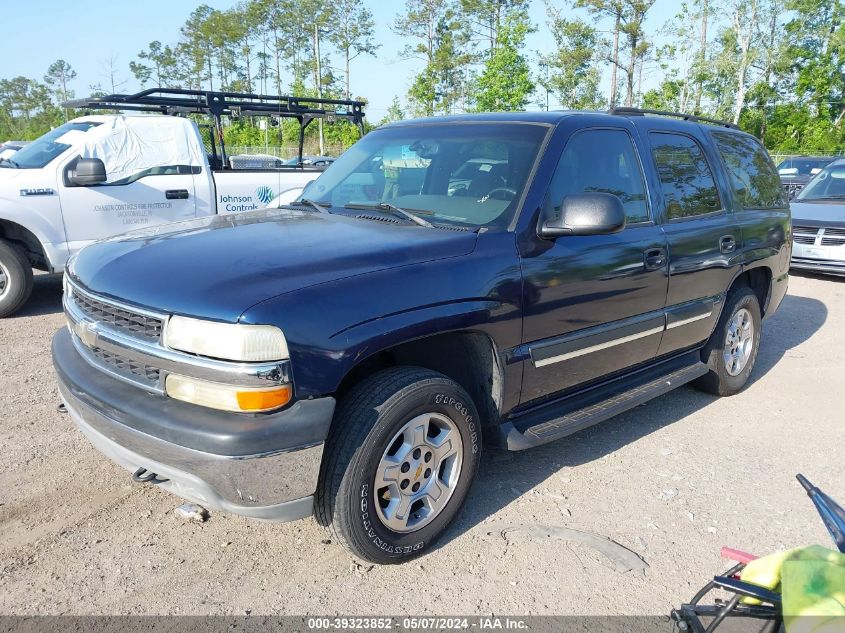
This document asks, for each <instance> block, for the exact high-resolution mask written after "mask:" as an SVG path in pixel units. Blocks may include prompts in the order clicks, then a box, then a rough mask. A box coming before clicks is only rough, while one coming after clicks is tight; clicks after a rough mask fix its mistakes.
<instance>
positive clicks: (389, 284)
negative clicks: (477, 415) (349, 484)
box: [241, 233, 522, 398]
mask: <svg viewBox="0 0 845 633" xmlns="http://www.w3.org/2000/svg"><path fill="white" fill-rule="evenodd" d="M482 238H483V239H482ZM521 302H522V282H521V276H520V269H519V262H518V259H517V255H516V249H515V247H514V244H513V234H511V233H501V234H491V235H487V236H479V241H478V246H477V247H476V249H475V251H473V252H472V253H470V254H469V255H465V256H461V257H455V258H447V259H441V260H436V261H432V262H426V263H423V264H415V265H411V266H404V267H398V268H392V269H389V270H384V271H379V272H375V273H371V274H365V275H359V276H356V277H351V278H346V279H342V280H338V281H335V282H330V283H326V284H319V285H316V286H312V287H309V288H306V289H303V290H299V291H296V292H292V293H289V294H287V295H282V296H280V297H276V298H274V299H270V300H268V301H265V302H262V303H260V304H258V305H256V306H253V307H252V308H250V309H249V310H247V311H246V312H245V313H244V314H243V315H242V317H241V321H242V322H245V323H270V324H274V325H278V326H279V327H280V328H281V329H282V330H283V331H284V333H285V337H286V338H287V340H288V346H289V348H290V353H291V365H292V372H293V377H294V385H295V389H296V395H297V398H303V397H312V396H313V397H317V396H320V395H327V394H332V393H334V392H335V391H336V390H337V388H338V386H339V385H340V383H341V381H342V380H343V378H344V376H346V375H347V374H348V373H349V372H350V371H352V369H353V368H355V367H356V366H357V365H358V364H359V363H361V362H363V361H364V360H366V359H367V358H370V357H372V356H373V355H375V354H378V353H379V352H381V351H384V350H387V349H389V348H391V347H394V346H396V345H399V344H401V343H406V342H409V341H413V340H416V339H420V338H424V337H427V336H431V335H434V334H441V333H445V332H454V331H475V332H481V333H484V334H486V335H487V336H489V337H490V339H491V340H492V341H493V344H494V346H495V348H496V349H497V350H498V351H499V352H500V356H504V355H505V354H506V352H507V350H509V349H512V348H514V347H517V346H518V345H519V344H520V342H521V341H520V339H521V334H522V322H521V314H522V312H521ZM500 361H502V359H501V358H500ZM503 364H504V363H503ZM513 369H517V368H516V367H514V368H513Z"/></svg>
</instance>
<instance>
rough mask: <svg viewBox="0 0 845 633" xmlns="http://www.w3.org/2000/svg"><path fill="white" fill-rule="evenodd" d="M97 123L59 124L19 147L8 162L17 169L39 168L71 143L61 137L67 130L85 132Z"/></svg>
mask: <svg viewBox="0 0 845 633" xmlns="http://www.w3.org/2000/svg"><path fill="white" fill-rule="evenodd" d="M97 125H99V123H96V122H94V121H76V122H73V123H65V124H64V125H60V126H59V127H57V128H55V129H53V130H50V131H49V132H47V133H46V134H44V135H43V136H41V137H39V138H37V139H36V140H34V141H32V143H30V144H29V145H26V146H24V147H22V148H21V149H19V150H18V151H17V152H15V154H14V155H13V156H12V157H11V158H10V160H9V162H10V163H11V164H12V166H14V167H17V168H18V169H40V168H41V167H44V165H46V164H47V163H49V162H50V161H51V160H53V159H54V158H56V157H57V156H59V155H60V154H62V153H63V152H64V151H65V150H66V149H67V148H68V147H70V146H71V143H66V142H63V141H66V140H68V139H67V138H63V137H65V135H66V134H68V132H74V131H76V132H86V131H88V130H90V129H91V128H92V127H95V126H97Z"/></svg>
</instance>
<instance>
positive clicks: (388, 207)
mask: <svg viewBox="0 0 845 633" xmlns="http://www.w3.org/2000/svg"><path fill="white" fill-rule="evenodd" d="M343 206H344V207H346V208H347V209H375V210H376V211H393V212H394V213H398V214H399V215H401V216H402V217H404V218H405V219H406V220H410V221H411V222H413V223H414V224H419V225H420V226H424V227H426V228H427V229H434V228H437V227H436V226H434V225H433V224H432V223H431V222H429V221H428V220H424V219H423V218H421V217H420V216H418V215H416V214H415V213H411V212H410V211H406V210H405V209H403V208H401V207H397V206H396V205H395V204H390V203H389V202H377V203H375V204H365V203H360V202H350V203H349V204H345V205H343Z"/></svg>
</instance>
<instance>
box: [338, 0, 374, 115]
mask: <svg viewBox="0 0 845 633" xmlns="http://www.w3.org/2000/svg"><path fill="white" fill-rule="evenodd" d="M335 9H336V18H335V23H334V26H333V28H332V30H331V32H330V33H329V39H330V40H331V42H332V44H334V45H335V46H336V47H337V48H338V50H339V51H340V52H341V53H342V54H343V61H344V64H343V66H344V75H343V76H344V91H343V93H344V96H345V97H346V98H347V99H351V98H352V96H351V95H352V92H351V88H350V68H349V63H350V62H351V61H352V60H353V59H355V58H356V57H358V56H359V55H375V54H376V50H378V49H379V48H380V47H381V44H378V43H376V41H375V21H374V20H373V12H372V11H370V10H369V9H368V8H367V7H365V6H364V5H363V0H337V1H336V2H335Z"/></svg>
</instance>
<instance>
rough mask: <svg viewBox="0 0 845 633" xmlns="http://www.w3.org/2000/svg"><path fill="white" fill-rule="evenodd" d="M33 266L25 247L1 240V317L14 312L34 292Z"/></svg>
mask: <svg viewBox="0 0 845 633" xmlns="http://www.w3.org/2000/svg"><path fill="white" fill-rule="evenodd" d="M32 284H33V281H32V266H31V265H30V263H29V260H27V258H26V254H25V253H24V252H23V249H21V248H20V247H18V246H16V245H15V244H12V243H11V242H7V241H5V240H0V318H3V317H7V316H9V315H11V314H14V313H15V312H16V311H17V310H18V309H19V308H20V307H21V306H22V305H23V304H24V303H26V300H27V299H29V295H30V294H31V293H32Z"/></svg>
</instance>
